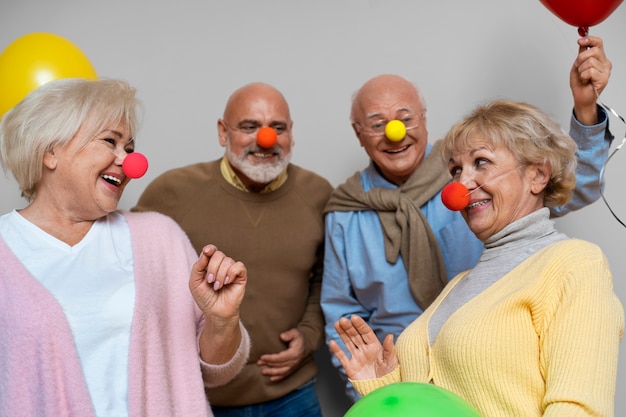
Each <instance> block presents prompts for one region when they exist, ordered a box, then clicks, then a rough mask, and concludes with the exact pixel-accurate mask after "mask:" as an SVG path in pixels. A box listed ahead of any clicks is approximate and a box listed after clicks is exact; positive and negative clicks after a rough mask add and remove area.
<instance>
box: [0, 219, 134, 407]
mask: <svg viewBox="0 0 626 417" xmlns="http://www.w3.org/2000/svg"><path fill="white" fill-rule="evenodd" d="M0 236H2V238H3V239H4V241H5V242H6V243H7V245H8V246H9V248H10V249H11V250H12V251H13V253H14V254H15V255H16V256H17V258H18V259H19V260H20V261H21V262H22V264H24V265H25V267H26V269H27V270H28V271H29V272H30V273H31V274H32V275H33V276H34V277H35V278H36V279H37V280H39V282H41V284H42V285H43V286H44V287H45V288H47V289H48V290H49V291H50V292H51V293H52V294H53V295H54V296H55V298H56V299H57V300H58V302H59V304H60V305H61V306H62V308H63V311H64V312H65V315H66V317H67V320H68V322H69V324H70V328H71V329H72V333H73V334H74V341H75V343H76V348H77V350H78V354H79V356H80V361H81V364H82V368H83V372H84V374H85V378H86V380H87V386H88V388H89V392H90V394H91V398H92V400H93V403H94V407H95V409H96V415H98V416H99V417H104V416H111V417H113V416H115V417H118V416H128V354H129V342H130V327H131V322H132V317H133V308H134V305H135V285H134V267H133V256H132V246H131V240H130V230H129V228H128V224H127V222H126V219H124V217H123V216H122V215H121V214H120V213H113V214H110V215H108V216H106V217H104V218H103V219H100V220H98V221H96V222H95V223H94V224H93V226H92V227H91V229H90V230H89V232H88V233H87V235H85V237H84V238H83V240H81V241H80V242H79V243H78V244H76V245H74V246H69V245H67V244H66V243H64V242H62V241H60V240H58V239H56V238H55V237H53V236H51V235H49V234H48V233H46V232H44V231H43V230H41V229H40V228H39V227H37V226H35V225H34V224H32V223H31V222H29V221H28V220H26V219H25V218H24V217H22V215H21V214H19V213H18V212H17V211H15V210H14V211H12V212H10V213H8V214H5V215H3V216H1V217H0Z"/></svg>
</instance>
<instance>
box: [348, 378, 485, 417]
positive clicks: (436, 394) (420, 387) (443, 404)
mask: <svg viewBox="0 0 626 417" xmlns="http://www.w3.org/2000/svg"><path fill="white" fill-rule="evenodd" d="M344 417H481V416H480V413H479V412H478V411H476V410H475V409H474V407H472V406H471V405H469V404H468V403H467V401H465V400H464V399H462V398H461V397H459V396H458V395H456V394H454V393H453V392H450V391H448V390H445V389H443V388H440V387H437V386H435V385H432V384H424V383H420V382H397V383H395V384H390V385H386V386H384V387H382V388H379V389H377V390H375V391H372V392H370V393H369V394H367V395H366V396H364V397H363V398H361V399H360V400H359V401H357V402H356V403H354V405H353V406H352V407H350V409H349V410H348V412H347V413H346V414H345V416H344Z"/></svg>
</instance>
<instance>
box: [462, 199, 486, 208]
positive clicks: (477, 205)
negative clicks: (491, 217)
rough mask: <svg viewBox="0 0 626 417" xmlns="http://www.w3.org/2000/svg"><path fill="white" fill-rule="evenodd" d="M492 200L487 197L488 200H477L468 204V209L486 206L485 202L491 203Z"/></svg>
mask: <svg viewBox="0 0 626 417" xmlns="http://www.w3.org/2000/svg"><path fill="white" fill-rule="evenodd" d="M490 201H491V200H489V199H487V200H481V201H477V202H475V203H472V204H470V205H468V206H467V209H468V210H471V209H473V208H476V207H480V206H484V205H485V204H487V203H489V202H490Z"/></svg>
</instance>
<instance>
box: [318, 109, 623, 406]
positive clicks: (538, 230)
mask: <svg viewBox="0 0 626 417" xmlns="http://www.w3.org/2000/svg"><path fill="white" fill-rule="evenodd" d="M575 151H576V146H575V144H574V142H573V141H572V139H571V138H570V137H569V136H567V135H565V134H564V133H563V131H562V130H561V128H560V127H559V126H558V124H557V123H556V122H554V121H553V120H552V119H550V118H549V117H548V116H547V115H546V114H545V113H543V112H542V111H541V110H539V109H537V108H536V107H533V106H530V105H528V104H525V103H517V102H509V101H496V102H492V103H490V104H487V105H485V106H480V107H478V108H477V109H476V110H475V111H474V112H473V113H472V114H471V115H469V116H468V117H467V118H465V119H464V120H462V121H460V122H459V123H457V124H456V125H455V126H454V127H453V128H452V129H451V130H450V132H449V133H448V135H447V136H446V138H445V141H444V149H443V153H444V157H445V158H446V159H447V160H448V161H449V164H448V165H449V170H450V174H451V175H452V178H453V181H457V182H460V183H462V184H463V185H465V186H466V187H467V189H468V192H469V197H470V198H469V203H468V205H467V207H465V208H464V209H462V210H461V212H462V215H463V217H464V218H465V221H466V222H467V224H468V225H469V228H470V229H471V230H472V232H473V233H474V234H475V235H476V236H477V237H478V238H479V239H480V240H481V241H482V242H483V243H484V248H485V249H484V252H483V254H482V256H481V258H480V260H479V262H478V264H477V265H476V267H475V268H473V269H472V270H470V271H466V272H464V273H461V274H459V275H458V276H457V277H455V278H454V279H453V280H452V281H451V282H450V283H449V284H448V285H447V286H446V287H445V289H444V290H443V292H442V293H441V295H440V296H439V297H438V298H437V299H436V300H435V301H434V302H433V304H432V305H431V306H430V307H429V308H428V309H427V310H426V311H425V312H424V314H422V315H421V316H420V317H419V318H418V319H417V320H415V321H414V322H413V323H412V324H411V325H410V326H409V327H407V328H406V329H405V330H404V332H403V333H402V334H401V335H400V337H399V338H398V341H397V343H396V345H395V346H394V344H393V336H391V335H389V336H387V338H386V339H385V340H384V342H383V344H380V343H379V342H378V339H377V338H376V336H375V334H374V333H373V332H372V330H371V329H370V328H369V326H368V325H367V324H366V323H365V321H363V320H362V319H361V318H360V317H356V316H353V317H351V318H350V319H347V318H342V319H341V320H339V321H338V322H337V323H336V324H335V328H336V329H337V331H338V333H339V334H340V335H341V338H342V340H343V342H344V343H345V345H346V348H347V350H348V353H349V354H350V355H349V356H348V354H347V353H346V352H344V351H343V350H342V349H341V348H340V347H339V346H338V345H337V344H336V343H332V342H331V346H330V348H331V350H332V351H333V353H334V354H335V355H336V356H337V358H338V359H339V360H340V361H341V364H342V365H343V367H344V369H345V370H346V372H347V374H348V377H349V378H350V379H351V382H352V383H353V384H354V386H355V388H356V389H357V390H358V391H359V392H360V393H361V394H367V393H368V392H370V391H372V390H374V389H376V388H379V387H381V386H383V385H386V384H389V383H392V382H398V381H417V382H427V383H432V384H435V385H438V386H440V387H442V388H446V389H448V390H450V391H452V392H454V393H456V394H458V395H460V396H461V397H463V398H464V399H465V400H467V401H468V402H469V403H470V404H472V405H473V406H474V407H475V408H476V409H477V410H478V411H479V412H480V413H481V414H482V415H483V416H485V417H491V416H493V417H503V416H506V417H508V416H519V417H533V416H544V417H547V416H566V417H575V416H612V415H613V409H614V402H615V385H616V377H617V375H616V374H617V359H618V349H619V343H620V340H621V338H622V335H623V332H624V310H623V308H622V305H621V303H620V301H619V299H618V298H617V296H616V295H615V293H614V292H613V284H612V276H611V272H610V269H609V265H608V263H607V260H606V258H605V256H604V255H603V253H602V251H601V250H600V248H599V247H597V246H596V245H594V244H592V243H589V242H586V241H582V240H579V239H570V238H568V237H567V236H565V235H564V234H562V233H559V232H558V231H557V230H556V229H555V228H554V224H553V222H552V221H551V220H550V219H549V209H548V207H551V206H555V205H561V204H564V203H565V202H567V200H568V199H569V198H570V196H571V192H572V190H573V188H574V186H575V176H574V171H575Z"/></svg>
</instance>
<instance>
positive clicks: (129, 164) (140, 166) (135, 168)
mask: <svg viewBox="0 0 626 417" xmlns="http://www.w3.org/2000/svg"><path fill="white" fill-rule="evenodd" d="M147 170H148V159H147V158H146V157H145V156H144V155H143V154H140V153H139V152H133V153H131V154H128V155H126V158H124V162H122V171H124V174H125V175H126V176H127V177H129V178H141V177H143V176H144V174H145V173H146V171H147Z"/></svg>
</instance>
